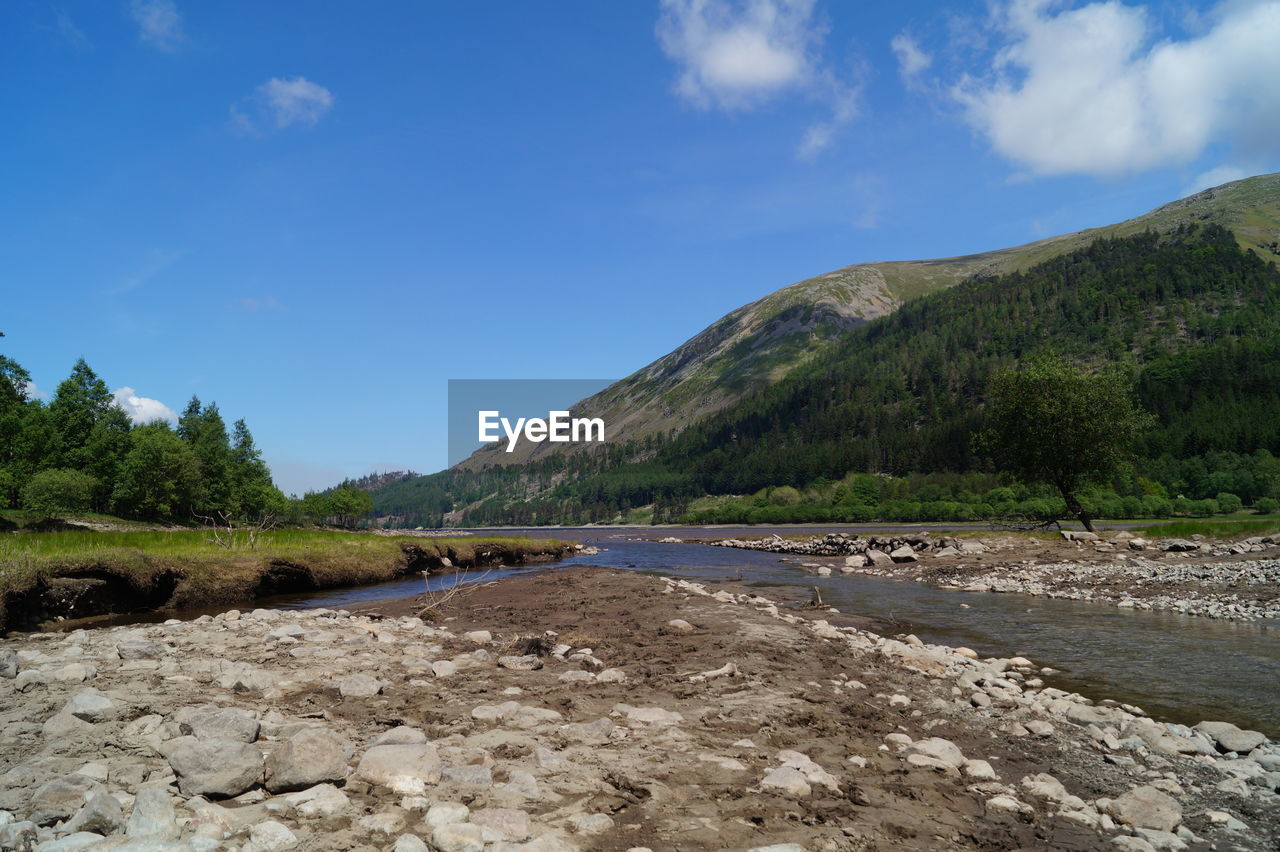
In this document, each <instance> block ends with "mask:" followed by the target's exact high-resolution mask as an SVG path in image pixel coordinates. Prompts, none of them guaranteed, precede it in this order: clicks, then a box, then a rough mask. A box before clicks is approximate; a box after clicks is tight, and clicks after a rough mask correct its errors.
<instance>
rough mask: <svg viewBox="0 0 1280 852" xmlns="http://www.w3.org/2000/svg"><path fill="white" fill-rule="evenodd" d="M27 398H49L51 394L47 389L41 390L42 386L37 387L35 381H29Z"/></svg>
mask: <svg viewBox="0 0 1280 852" xmlns="http://www.w3.org/2000/svg"><path fill="white" fill-rule="evenodd" d="M27 398H28V399H48V398H49V394H48V392H47V391H42V390H40V388H38V387H36V383H35V382H27Z"/></svg>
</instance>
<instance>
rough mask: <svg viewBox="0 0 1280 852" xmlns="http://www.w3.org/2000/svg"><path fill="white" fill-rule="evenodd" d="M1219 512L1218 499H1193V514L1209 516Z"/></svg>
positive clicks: (1200, 516) (1202, 516)
mask: <svg viewBox="0 0 1280 852" xmlns="http://www.w3.org/2000/svg"><path fill="white" fill-rule="evenodd" d="M1216 514H1218V501H1217V500H1192V501H1191V515H1192V516H1193V517H1197V518H1207V517H1209V516H1210V515H1216Z"/></svg>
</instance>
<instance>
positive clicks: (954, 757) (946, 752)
mask: <svg viewBox="0 0 1280 852" xmlns="http://www.w3.org/2000/svg"><path fill="white" fill-rule="evenodd" d="M913 758H915V759H913ZM907 762H908V763H912V764H914V765H916V766H930V767H936V768H944V767H950V768H952V769H959V768H960V767H961V766H963V765H964V753H963V752H961V751H960V747H959V746H957V745H956V744H955V743H953V742H951V740H944V739H942V738H941V737H929V738H928V739H923V740H920V741H918V742H914V743H912V744H911V745H909V746H907Z"/></svg>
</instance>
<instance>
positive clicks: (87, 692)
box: [62, 687, 120, 722]
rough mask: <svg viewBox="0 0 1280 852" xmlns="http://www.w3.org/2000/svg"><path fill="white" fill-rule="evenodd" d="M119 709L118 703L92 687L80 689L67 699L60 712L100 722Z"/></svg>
mask: <svg viewBox="0 0 1280 852" xmlns="http://www.w3.org/2000/svg"><path fill="white" fill-rule="evenodd" d="M119 711H120V705H119V704H118V703H117V702H116V701H114V700H113V699H111V698H108V697H107V696H105V695H103V694H102V693H101V692H99V691H98V690H96V689H94V688H93V687H88V688H87V689H82V690H80V691H79V692H77V693H76V694H75V695H73V696H71V698H69V699H68V700H67V703H66V706H64V707H63V708H62V712H64V713H69V714H71V715H72V716H75V717H76V718H77V719H83V720H84V721H86V722H101V721H102V720H103V719H109V718H111V717H112V716H115V715H116V714H117V713H118V712H119Z"/></svg>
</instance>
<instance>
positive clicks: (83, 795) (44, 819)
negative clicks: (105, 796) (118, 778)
mask: <svg viewBox="0 0 1280 852" xmlns="http://www.w3.org/2000/svg"><path fill="white" fill-rule="evenodd" d="M101 791H102V785H101V784H99V783H98V782H97V781H94V780H93V779H92V778H86V777H85V776H83V775H77V774H74V773H73V774H71V775H64V776H62V777H61V778H55V779H54V780H52V781H50V782H49V783H47V784H44V785H42V786H40V787H39V788H38V789H37V790H36V791H35V793H34V794H33V795H32V796H31V802H30V804H28V806H27V809H28V816H27V819H29V820H31V822H34V823H35V824H36V825H53V824H54V823H55V822H58V821H60V820H65V819H67V818H69V817H70V816H71V815H72V814H74V813H75V812H77V811H78V810H80V808H82V807H83V806H84V805H85V803H86V802H88V801H89V799H90V798H91V797H92V796H93V795H94V794H95V793H99V792H101Z"/></svg>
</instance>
